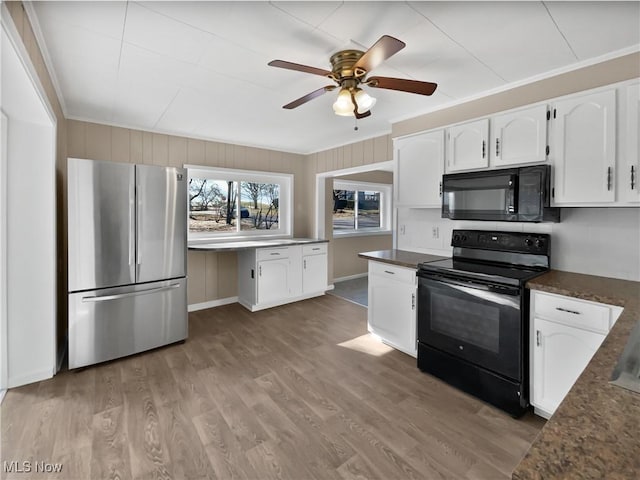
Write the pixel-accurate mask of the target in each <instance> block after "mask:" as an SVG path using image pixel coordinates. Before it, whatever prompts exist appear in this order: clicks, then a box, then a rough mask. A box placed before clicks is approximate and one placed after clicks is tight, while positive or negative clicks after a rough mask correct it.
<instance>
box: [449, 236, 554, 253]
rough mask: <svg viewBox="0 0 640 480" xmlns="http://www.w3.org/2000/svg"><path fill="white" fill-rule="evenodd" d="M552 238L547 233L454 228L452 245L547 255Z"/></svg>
mask: <svg viewBox="0 0 640 480" xmlns="http://www.w3.org/2000/svg"><path fill="white" fill-rule="evenodd" d="M550 243H551V239H550V237H549V235H547V234H545V233H523V232H493V231H486V230H454V231H453V233H452V235H451V246H452V247H463V248H479V249H483V250H499V251H502V252H517V253H533V254H542V255H547V254H548V252H549V247H550Z"/></svg>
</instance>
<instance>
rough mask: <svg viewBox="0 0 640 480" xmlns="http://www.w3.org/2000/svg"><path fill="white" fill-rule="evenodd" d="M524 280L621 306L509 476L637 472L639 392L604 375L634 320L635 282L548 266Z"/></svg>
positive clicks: (638, 308)
mask: <svg viewBox="0 0 640 480" xmlns="http://www.w3.org/2000/svg"><path fill="white" fill-rule="evenodd" d="M527 286H528V287H529V288H530V289H532V290H539V291H543V292H549V293H555V294H558V295H565V296H570V297H575V298H580V299H583V300H590V301H594V302H600V303H605V304H608V305H618V306H621V307H624V311H623V312H622V314H621V315H620V318H619V319H618V321H617V322H616V324H615V325H614V326H613V328H612V329H611V331H610V332H609V334H608V335H607V337H606V338H605V340H604V342H603V343H602V345H601V346H600V348H599V349H598V351H597V352H596V353H595V355H594V356H593V358H592V359H591V361H590V362H589V364H588V365H587V367H586V368H585V369H584V371H583V372H582V374H581V375H580V377H578V380H576V383H575V384H574V385H573V387H572V388H571V390H570V391H569V393H568V394H567V396H566V397H565V399H564V400H563V402H562V403H561V404H560V406H559V407H558V409H557V410H556V412H555V413H554V415H553V416H552V417H551V418H550V419H549V421H548V422H547V423H546V425H545V426H544V428H543V429H542V430H541V432H540V433H539V435H538V437H537V438H536V439H535V440H534V442H533V444H532V445H531V448H530V449H529V451H528V452H527V454H526V455H525V457H524V458H523V460H522V461H521V462H520V464H519V465H518V466H517V467H516V469H515V470H514V471H513V474H512V478H513V479H514V480H528V479H546V480H548V479H589V478H593V479H595V478H638V472H640V455H639V453H640V394H637V393H634V392H631V391H628V390H625V389H622V388H620V387H616V386H614V385H611V384H609V379H610V376H611V372H612V371H613V369H614V367H615V365H616V363H617V361H618V357H619V356H620V354H621V353H622V351H623V349H624V347H625V345H626V343H627V339H628V338H629V335H630V333H631V330H632V329H633V327H634V325H635V324H636V322H638V321H640V282H634V281H628V280H619V279H614V278H605V277H597V276H593V275H583V274H577V273H570V272H562V271H557V270H551V271H549V272H547V273H545V274H543V275H541V276H539V277H536V278H535V279H533V280H530V281H529V282H528V283H527Z"/></svg>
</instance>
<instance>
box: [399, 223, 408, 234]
mask: <svg viewBox="0 0 640 480" xmlns="http://www.w3.org/2000/svg"><path fill="white" fill-rule="evenodd" d="M406 232H407V229H406V225H400V235H404V234H405V233H406Z"/></svg>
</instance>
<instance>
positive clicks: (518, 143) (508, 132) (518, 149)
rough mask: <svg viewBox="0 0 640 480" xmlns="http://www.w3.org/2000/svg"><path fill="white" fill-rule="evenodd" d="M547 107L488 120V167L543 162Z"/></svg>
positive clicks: (541, 106)
mask: <svg viewBox="0 0 640 480" xmlns="http://www.w3.org/2000/svg"><path fill="white" fill-rule="evenodd" d="M546 149H547V106H546V105H539V106H537V107H533V108H528V109H526V110H519V111H517V112H510V113H505V114H503V115H498V116H496V117H493V118H492V119H491V155H492V161H491V163H492V165H493V166H496V167H500V166H507V165H516V164H522V163H540V162H544V161H546V160H547V154H546Z"/></svg>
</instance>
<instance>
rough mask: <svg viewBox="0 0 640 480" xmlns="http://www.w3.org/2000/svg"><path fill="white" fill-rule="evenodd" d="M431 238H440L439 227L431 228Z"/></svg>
mask: <svg viewBox="0 0 640 480" xmlns="http://www.w3.org/2000/svg"><path fill="white" fill-rule="evenodd" d="M431 237H432V238H436V239H437V238H440V228H439V227H431Z"/></svg>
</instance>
